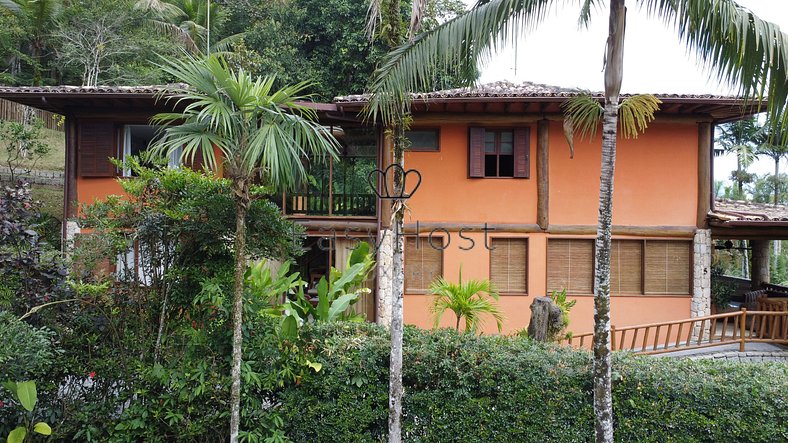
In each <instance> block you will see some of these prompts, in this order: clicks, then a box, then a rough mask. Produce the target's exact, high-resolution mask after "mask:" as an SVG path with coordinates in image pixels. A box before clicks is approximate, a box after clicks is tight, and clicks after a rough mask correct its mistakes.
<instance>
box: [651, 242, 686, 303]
mask: <svg viewBox="0 0 788 443" xmlns="http://www.w3.org/2000/svg"><path fill="white" fill-rule="evenodd" d="M690 245H691V243H690V242H686V241H669V240H646V246H645V267H646V269H645V270H646V272H645V274H646V281H645V285H644V286H645V291H646V294H689V293H690Z"/></svg>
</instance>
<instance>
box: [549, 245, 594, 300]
mask: <svg viewBox="0 0 788 443" xmlns="http://www.w3.org/2000/svg"><path fill="white" fill-rule="evenodd" d="M563 289H566V292H567V293H568V294H592V293H593V290H594V241H593V240H585V239H550V240H548V241H547V291H548V292H552V291H561V290H563Z"/></svg>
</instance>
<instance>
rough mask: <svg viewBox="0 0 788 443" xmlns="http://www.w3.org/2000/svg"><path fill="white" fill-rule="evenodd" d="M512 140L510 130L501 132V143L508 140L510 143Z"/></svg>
mask: <svg viewBox="0 0 788 443" xmlns="http://www.w3.org/2000/svg"><path fill="white" fill-rule="evenodd" d="M512 140H514V136H513V135H512V131H503V132H501V143H504V142H508V143H511V142H512Z"/></svg>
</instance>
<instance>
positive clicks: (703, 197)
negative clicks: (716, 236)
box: [697, 122, 713, 229]
mask: <svg viewBox="0 0 788 443" xmlns="http://www.w3.org/2000/svg"><path fill="white" fill-rule="evenodd" d="M712 132H713V131H712V124H711V123H705V122H704V123H699V124H698V216H697V226H698V228H699V229H706V228H707V227H708V221H707V217H708V215H709V211H710V210H711V161H712V158H711V156H712V152H711V143H712V141H711V140H712Z"/></svg>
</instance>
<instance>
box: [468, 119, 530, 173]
mask: <svg viewBox="0 0 788 443" xmlns="http://www.w3.org/2000/svg"><path fill="white" fill-rule="evenodd" d="M529 134H530V129H529V128H517V129H513V130H512V129H491V128H476V127H474V128H471V130H470V142H469V159H468V165H469V172H468V175H469V176H470V177H516V178H528V174H529V171H530V163H529V162H530V160H529V153H530V136H529Z"/></svg>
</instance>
